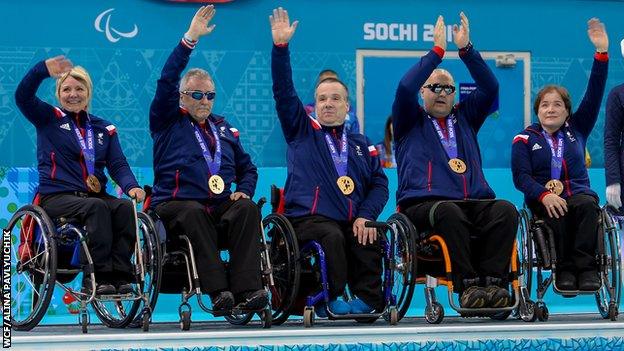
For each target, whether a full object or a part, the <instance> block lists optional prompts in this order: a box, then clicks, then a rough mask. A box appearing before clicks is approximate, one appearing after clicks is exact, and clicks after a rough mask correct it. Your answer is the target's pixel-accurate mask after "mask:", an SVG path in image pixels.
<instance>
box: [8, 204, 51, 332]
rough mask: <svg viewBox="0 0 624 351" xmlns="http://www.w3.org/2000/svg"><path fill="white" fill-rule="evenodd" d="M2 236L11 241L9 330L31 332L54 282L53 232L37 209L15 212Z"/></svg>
mask: <svg viewBox="0 0 624 351" xmlns="http://www.w3.org/2000/svg"><path fill="white" fill-rule="evenodd" d="M3 233H4V235H10V238H11V326H12V328H14V329H15V330H31V329H32V328H34V327H35V326H37V324H39V322H40V321H41V319H42V318H43V316H44V314H45V313H46V311H47V310H48V306H49V305H50V300H51V299H52V293H53V292H54V284H55V282H56V268H57V267H56V264H57V256H56V240H55V239H56V228H55V227H54V224H53V223H52V220H51V219H50V217H48V215H47V214H46V213H45V212H44V211H43V209H42V208H41V207H39V206H35V205H26V206H24V207H22V208H20V209H19V210H17V211H16V212H15V214H14V215H13V217H12V218H11V220H9V223H8V224H7V227H6V228H4V229H3Z"/></svg>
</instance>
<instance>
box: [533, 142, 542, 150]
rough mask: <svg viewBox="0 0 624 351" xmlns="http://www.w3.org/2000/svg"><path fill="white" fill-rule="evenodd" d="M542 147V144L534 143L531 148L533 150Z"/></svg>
mask: <svg viewBox="0 0 624 351" xmlns="http://www.w3.org/2000/svg"><path fill="white" fill-rule="evenodd" d="M541 148H542V147H541V146H540V144H538V143H535V144H533V148H532V149H531V151H535V150H539V149H541Z"/></svg>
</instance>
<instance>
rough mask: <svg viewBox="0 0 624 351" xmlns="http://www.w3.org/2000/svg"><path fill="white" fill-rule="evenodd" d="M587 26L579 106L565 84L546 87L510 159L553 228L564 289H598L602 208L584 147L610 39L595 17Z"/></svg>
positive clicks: (528, 198) (517, 180)
mask: <svg viewBox="0 0 624 351" xmlns="http://www.w3.org/2000/svg"><path fill="white" fill-rule="evenodd" d="M588 27H589V28H588V30H587V33H588V36H589V39H590V40H591V42H592V44H594V46H595V48H596V53H595V55H594V63H593V66H592V70H591V75H590V77H589V83H588V85H587V90H586V91H585V96H584V97H583V100H582V101H581V103H580V105H579V107H578V109H577V110H576V111H575V112H573V111H572V102H571V99H570V94H569V93H568V91H567V90H566V89H565V88H564V87H562V86H557V85H549V86H546V87H544V88H543V89H542V90H540V92H539V93H538V94H537V97H536V98H535V104H534V106H533V110H534V112H535V114H536V115H537V117H538V120H539V122H538V123H535V124H533V125H531V126H529V127H527V128H526V129H525V130H524V131H523V132H521V133H520V134H518V135H516V137H515V138H514V139H513V146H512V158H511V162H512V172H513V179H514V184H515V186H516V188H518V190H520V191H522V192H523V193H524V196H525V202H526V204H527V206H528V207H529V208H530V209H531V211H532V212H533V214H534V215H535V216H537V217H539V218H542V219H543V220H544V221H545V222H546V224H547V225H548V226H549V227H550V228H551V229H552V230H553V232H554V235H555V246H556V252H557V266H556V272H555V273H556V281H555V285H556V288H557V289H559V290H567V291H570V290H597V289H598V288H600V279H599V277H598V274H597V271H596V260H595V251H596V235H597V231H598V218H599V215H600V207H599V206H598V195H596V193H595V192H594V191H593V190H591V189H590V187H589V177H588V174H587V167H586V166H585V157H584V156H585V151H584V150H585V145H586V143H587V139H588V137H589V134H590V133H591V131H592V129H593V128H594V125H595V124H596V120H597V119H598V112H599V110H600V103H601V101H602V97H603V94H604V90H605V84H606V81H607V68H608V60H609V58H608V55H607V49H608V47H609V39H608V37H607V32H606V30H605V26H604V24H603V23H601V22H600V21H599V20H598V19H596V18H592V19H591V20H589V22H588Z"/></svg>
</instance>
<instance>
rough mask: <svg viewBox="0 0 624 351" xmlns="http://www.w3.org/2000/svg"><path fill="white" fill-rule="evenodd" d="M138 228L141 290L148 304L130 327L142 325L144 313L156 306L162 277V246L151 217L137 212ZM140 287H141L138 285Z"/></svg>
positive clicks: (150, 311) (150, 312) (151, 310)
mask: <svg viewBox="0 0 624 351" xmlns="http://www.w3.org/2000/svg"><path fill="white" fill-rule="evenodd" d="M137 217H138V220H139V230H140V231H141V247H142V250H143V266H144V267H145V280H144V281H143V286H142V289H141V291H142V292H143V294H144V295H146V296H147V297H148V298H149V305H148V306H143V309H142V310H141V312H140V313H139V314H138V315H137V316H136V317H135V318H134V320H133V321H132V322H131V323H130V325H129V326H130V327H131V328H139V327H144V323H145V322H144V319H145V317H144V314H146V313H147V314H149V316H148V318H151V315H152V314H153V313H152V312H153V311H154V309H155V308H156V302H157V300H158V292H159V291H160V281H161V277H162V260H163V258H162V255H163V253H162V247H161V245H160V242H159V239H158V233H157V231H156V225H155V224H154V221H153V220H152V218H151V217H150V216H149V215H147V214H146V213H143V212H138V213H137ZM140 288H141V287H140Z"/></svg>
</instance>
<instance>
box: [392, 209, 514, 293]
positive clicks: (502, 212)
mask: <svg viewBox="0 0 624 351" xmlns="http://www.w3.org/2000/svg"><path fill="white" fill-rule="evenodd" d="M403 212H404V213H405V214H406V215H407V216H408V217H409V218H410V219H411V220H412V222H414V225H415V226H416V228H418V230H419V231H430V230H433V231H434V232H435V234H438V235H440V236H442V237H443V238H444V241H445V242H446V245H447V248H448V251H449V255H450V257H451V264H452V270H453V284H454V285H455V287H456V288H457V289H456V290H457V291H462V289H463V283H462V281H463V279H473V278H477V277H480V278H482V279H483V278H485V277H492V278H503V280H505V279H506V278H507V272H508V270H509V268H508V267H509V263H510V260H511V252H512V249H513V244H514V240H515V238H516V231H517V230H518V212H517V211H516V207H515V206H514V205H513V204H511V203H510V202H508V201H505V200H467V201H424V202H421V203H417V204H415V205H412V206H410V207H408V208H406V209H405V210H403Z"/></svg>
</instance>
